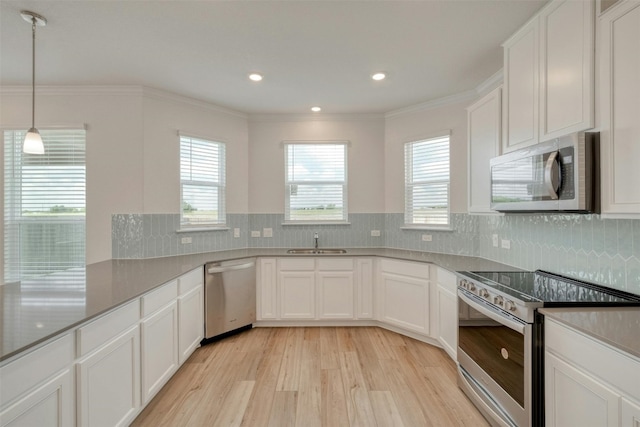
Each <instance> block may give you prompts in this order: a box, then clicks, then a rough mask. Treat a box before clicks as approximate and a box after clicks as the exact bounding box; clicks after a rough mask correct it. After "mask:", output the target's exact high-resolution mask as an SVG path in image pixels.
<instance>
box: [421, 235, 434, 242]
mask: <svg viewBox="0 0 640 427" xmlns="http://www.w3.org/2000/svg"><path fill="white" fill-rule="evenodd" d="M431 240H432V237H431V234H423V235H422V241H423V242H430V241H431Z"/></svg>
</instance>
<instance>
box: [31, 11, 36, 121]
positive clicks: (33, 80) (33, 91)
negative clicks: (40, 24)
mask: <svg viewBox="0 0 640 427" xmlns="http://www.w3.org/2000/svg"><path fill="white" fill-rule="evenodd" d="M31 31H32V33H33V37H32V43H31V127H32V128H35V127H36V18H35V17H33V18H32V20H31Z"/></svg>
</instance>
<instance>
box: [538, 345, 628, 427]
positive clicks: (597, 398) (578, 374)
mask: <svg viewBox="0 0 640 427" xmlns="http://www.w3.org/2000/svg"><path fill="white" fill-rule="evenodd" d="M619 406H620V396H619V395H618V394H616V393H614V392H613V391H612V390H611V389H609V388H607V387H606V386H605V385H604V384H602V383H600V382H599V381H598V380H596V379H595V377H592V376H591V375H588V374H587V373H586V372H584V371H581V370H579V369H577V368H575V367H573V366H571V365H569V364H568V363H566V362H565V361H564V360H562V359H560V358H558V357H557V356H555V355H554V354H552V353H549V352H546V353H545V420H546V423H545V425H546V426H547V427H556V426H557V427H564V426H582V427H589V426H593V427H609V426H610V427H614V426H618V425H619V422H620V419H619V416H620V415H619V413H620V407H619Z"/></svg>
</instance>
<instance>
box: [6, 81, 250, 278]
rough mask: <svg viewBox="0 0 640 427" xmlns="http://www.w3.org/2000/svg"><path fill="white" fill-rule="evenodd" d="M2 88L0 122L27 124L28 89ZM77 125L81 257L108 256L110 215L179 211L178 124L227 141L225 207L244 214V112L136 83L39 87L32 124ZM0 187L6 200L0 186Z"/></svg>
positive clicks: (20, 126) (12, 125) (91, 259)
mask: <svg viewBox="0 0 640 427" xmlns="http://www.w3.org/2000/svg"><path fill="white" fill-rule="evenodd" d="M1 93H2V102H1V105H0V127H2V128H8V129H28V128H29V127H30V120H31V95H30V90H29V88H25V87H19V88H13V87H5V88H2V90H1ZM83 125H85V126H86V129H87V263H94V262H98V261H103V260H107V259H110V258H111V215H112V214H114V213H177V212H179V206H180V204H179V197H180V189H179V181H178V179H179V175H178V170H179V157H178V156H179V154H178V153H179V152H178V137H177V131H178V130H181V131H185V132H190V133H193V134H196V135H199V136H205V137H211V138H215V139H219V140H220V141H222V142H226V143H227V189H228V194H227V210H228V212H229V213H246V212H247V210H248V167H247V164H248V130H247V120H246V117H245V116H244V115H243V114H240V113H235V112H232V111H229V110H224V109H222V108H218V107H216V106H214V105H211V104H205V103H202V102H199V101H195V100H191V99H188V98H184V97H179V96H174V95H171V94H167V93H165V92H160V91H156V90H151V89H145V88H141V87H137V86H135V87H134V86H126V87H51V88H47V87H41V88H37V90H36V127H37V128H39V129H46V128H48V127H49V128H50V127H58V128H60V127H64V126H83ZM1 151H2V150H0V152H1ZM0 155H1V154H0ZM2 164H3V165H4V162H3V161H2ZM2 167H4V166H2ZM3 173H4V171H3ZM2 192H3V194H2V197H0V199H2V200H4V187H2ZM2 228H3V227H0V229H2ZM1 237H3V236H0V244H2V245H3V242H4V240H3V239H1ZM2 258H3V257H0V259H2ZM0 262H1V261H0ZM2 266H3V267H4V265H2Z"/></svg>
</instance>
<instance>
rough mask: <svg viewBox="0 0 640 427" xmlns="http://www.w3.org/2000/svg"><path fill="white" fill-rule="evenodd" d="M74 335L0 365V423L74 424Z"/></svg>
mask: <svg viewBox="0 0 640 427" xmlns="http://www.w3.org/2000/svg"><path fill="white" fill-rule="evenodd" d="M73 358H74V348H73V335H72V334H66V335H65V336H63V337H61V338H59V339H57V340H55V341H53V342H51V343H49V344H46V345H45V346H43V347H42V348H40V349H37V350H35V351H33V352H31V353H29V354H27V355H25V356H23V357H21V358H19V359H17V360H15V361H13V362H9V363H8V364H6V365H4V366H2V367H1V368H0V426H2V427H5V426H12V427H25V426H29V427H30V426H37V427H40V426H43V427H46V426H56V427H62V426H73V425H75V416H74V410H75V397H74V387H73V371H72V370H71V365H72V363H73Z"/></svg>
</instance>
